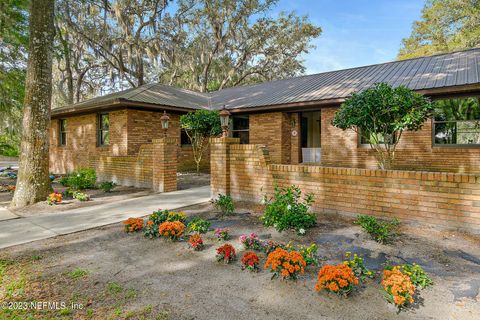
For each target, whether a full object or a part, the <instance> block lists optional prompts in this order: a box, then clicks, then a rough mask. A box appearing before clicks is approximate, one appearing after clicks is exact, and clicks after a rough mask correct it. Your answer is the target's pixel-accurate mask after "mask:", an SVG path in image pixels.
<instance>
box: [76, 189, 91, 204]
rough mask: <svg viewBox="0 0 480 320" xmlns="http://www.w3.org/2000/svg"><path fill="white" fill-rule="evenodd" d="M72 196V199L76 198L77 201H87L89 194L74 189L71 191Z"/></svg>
mask: <svg viewBox="0 0 480 320" xmlns="http://www.w3.org/2000/svg"><path fill="white" fill-rule="evenodd" d="M73 198H74V199H77V200H79V201H82V202H83V201H88V200H90V196H89V195H88V194H86V193H83V192H79V191H74V192H73Z"/></svg>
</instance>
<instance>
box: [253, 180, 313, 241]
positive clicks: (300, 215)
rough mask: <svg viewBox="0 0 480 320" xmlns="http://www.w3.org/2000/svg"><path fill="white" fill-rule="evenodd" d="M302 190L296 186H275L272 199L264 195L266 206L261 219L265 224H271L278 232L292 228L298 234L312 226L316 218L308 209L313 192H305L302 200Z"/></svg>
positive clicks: (311, 201)
mask: <svg viewBox="0 0 480 320" xmlns="http://www.w3.org/2000/svg"><path fill="white" fill-rule="evenodd" d="M301 196H302V192H301V191H300V188H298V187H297V186H289V187H286V188H279V187H278V186H275V192H274V196H273V201H272V199H270V200H268V199H267V197H266V196H265V197H264V201H265V203H266V208H265V212H264V214H263V216H262V217H261V220H262V222H263V224H264V225H265V226H273V227H275V229H277V230H278V231H279V232H281V231H283V230H287V229H294V230H296V231H297V232H298V233H300V234H304V233H305V229H307V228H310V227H313V226H314V225H315V224H316V222H317V218H316V216H315V214H312V213H309V212H308V210H309V208H310V207H311V205H312V203H313V194H307V195H306V196H305V198H304V199H303V201H302V200H301Z"/></svg>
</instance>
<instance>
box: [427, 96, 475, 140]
mask: <svg viewBox="0 0 480 320" xmlns="http://www.w3.org/2000/svg"><path fill="white" fill-rule="evenodd" d="M468 98H476V99H478V100H479V104H480V95H468V96H465V95H462V96H458V97H441V98H437V99H434V100H433V102H435V101H438V100H448V99H468ZM430 121H431V127H432V130H431V141H432V148H454V149H455V148H457V149H466V148H480V144H479V143H467V144H465V143H462V144H460V143H455V144H441V143H435V125H436V124H437V123H451V122H455V123H457V122H465V121H468V122H479V123H480V119H478V120H455V121H436V120H435V114H433V116H432V118H431V119H430Z"/></svg>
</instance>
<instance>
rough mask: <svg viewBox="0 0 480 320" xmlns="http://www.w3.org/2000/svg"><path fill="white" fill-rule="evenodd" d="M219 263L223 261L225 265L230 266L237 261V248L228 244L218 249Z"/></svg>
mask: <svg viewBox="0 0 480 320" xmlns="http://www.w3.org/2000/svg"><path fill="white" fill-rule="evenodd" d="M216 257H217V261H219V262H220V261H223V263H225V264H228V263H230V262H232V261H234V260H235V259H236V257H237V256H236V254H235V248H234V247H233V246H232V245H231V244H229V243H226V244H224V245H223V246H220V247H218V248H217V255H216Z"/></svg>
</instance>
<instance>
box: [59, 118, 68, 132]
mask: <svg viewBox="0 0 480 320" xmlns="http://www.w3.org/2000/svg"><path fill="white" fill-rule="evenodd" d="M66 129H67V120H65V119H62V120H60V131H61V132H63V131H66Z"/></svg>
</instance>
